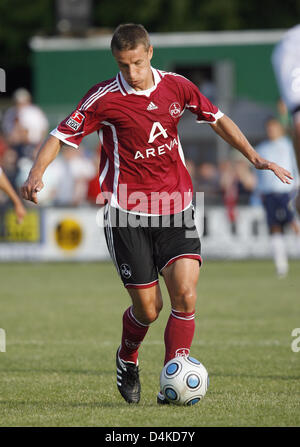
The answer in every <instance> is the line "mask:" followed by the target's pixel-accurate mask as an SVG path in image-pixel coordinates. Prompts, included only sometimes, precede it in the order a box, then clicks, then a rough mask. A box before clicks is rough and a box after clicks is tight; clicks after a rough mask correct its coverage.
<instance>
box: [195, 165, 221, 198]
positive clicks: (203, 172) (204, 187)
mask: <svg viewBox="0 0 300 447" xmlns="http://www.w3.org/2000/svg"><path fill="white" fill-rule="evenodd" d="M196 189H197V191H200V192H204V200H205V204H210V205H215V204H217V203H220V197H221V189H220V176H219V172H218V168H217V166H216V165H214V164H213V163H208V162H205V163H201V164H200V165H199V166H198V168H197V176H196Z"/></svg>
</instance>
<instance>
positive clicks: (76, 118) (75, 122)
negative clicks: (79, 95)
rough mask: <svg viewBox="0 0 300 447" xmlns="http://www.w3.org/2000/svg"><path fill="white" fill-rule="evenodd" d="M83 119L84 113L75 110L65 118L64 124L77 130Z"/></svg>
mask: <svg viewBox="0 0 300 447" xmlns="http://www.w3.org/2000/svg"><path fill="white" fill-rule="evenodd" d="M83 121H84V115H83V114H82V113H80V112H78V111H77V110H76V111H75V112H74V113H72V115H71V116H70V118H69V119H68V120H67V122H66V125H67V126H69V127H71V129H73V130H78V129H79V127H80V126H81V124H82V123H83Z"/></svg>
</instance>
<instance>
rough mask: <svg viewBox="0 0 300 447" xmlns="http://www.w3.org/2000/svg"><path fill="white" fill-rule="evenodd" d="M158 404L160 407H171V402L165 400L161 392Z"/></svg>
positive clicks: (158, 396)
mask: <svg viewBox="0 0 300 447" xmlns="http://www.w3.org/2000/svg"><path fill="white" fill-rule="evenodd" d="M157 403H158V405H170V402H169V401H168V400H167V399H166V398H165V396H164V395H163V393H162V392H161V391H160V392H159V393H158V395H157Z"/></svg>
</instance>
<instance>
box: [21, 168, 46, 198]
mask: <svg viewBox="0 0 300 447" xmlns="http://www.w3.org/2000/svg"><path fill="white" fill-rule="evenodd" d="M43 187H44V183H43V182H42V179H41V177H40V176H35V175H33V174H29V177H28V179H27V180H26V182H25V183H24V185H23V186H22V188H21V192H22V197H23V198H24V199H26V200H30V201H31V202H33V203H38V199H37V193H38V192H40V191H41V190H42V188H43Z"/></svg>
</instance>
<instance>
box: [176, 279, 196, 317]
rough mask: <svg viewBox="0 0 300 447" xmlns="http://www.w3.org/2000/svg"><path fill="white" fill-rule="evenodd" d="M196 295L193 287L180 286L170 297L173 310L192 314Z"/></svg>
mask: <svg viewBox="0 0 300 447" xmlns="http://www.w3.org/2000/svg"><path fill="white" fill-rule="evenodd" d="M196 300H197V294H196V289H195V287H192V286H188V285H187V286H184V285H183V286H181V287H180V289H178V290H177V291H176V294H175V296H174V297H172V303H173V304H172V305H173V307H174V309H176V310H178V311H181V312H192V311H194V310H195V305H196Z"/></svg>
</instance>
